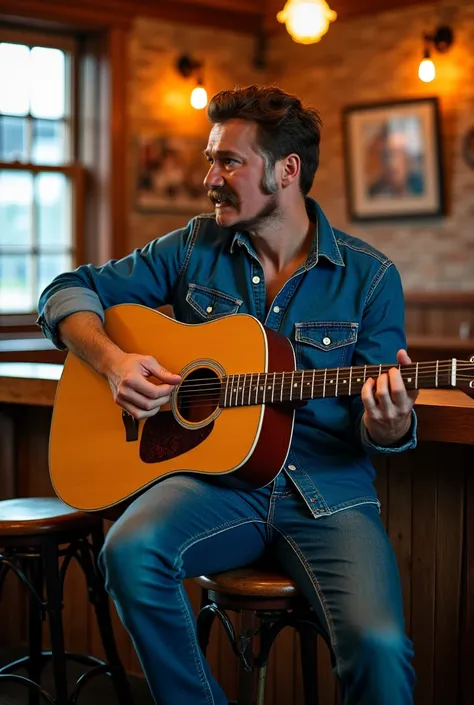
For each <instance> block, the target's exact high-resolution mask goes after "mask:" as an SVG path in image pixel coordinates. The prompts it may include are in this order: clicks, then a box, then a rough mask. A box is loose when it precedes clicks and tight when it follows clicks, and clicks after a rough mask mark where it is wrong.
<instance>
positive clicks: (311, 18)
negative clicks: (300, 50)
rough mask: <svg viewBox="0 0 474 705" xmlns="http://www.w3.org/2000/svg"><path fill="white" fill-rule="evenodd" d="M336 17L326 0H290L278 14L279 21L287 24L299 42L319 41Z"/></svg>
mask: <svg viewBox="0 0 474 705" xmlns="http://www.w3.org/2000/svg"><path fill="white" fill-rule="evenodd" d="M336 17H337V13H336V12H334V10H331V8H330V7H329V5H328V4H327V2H326V0H288V1H287V3H286V5H285V7H284V8H283V10H281V12H279V13H278V14H277V20H278V22H281V23H284V24H285V25H286V30H287V32H288V34H289V35H290V36H291V38H292V39H293V41H295V42H298V43H299V44H315V43H316V42H319V40H320V39H321V37H323V36H324V35H325V34H326V32H327V31H328V29H329V23H330V22H334V20H335V19H336Z"/></svg>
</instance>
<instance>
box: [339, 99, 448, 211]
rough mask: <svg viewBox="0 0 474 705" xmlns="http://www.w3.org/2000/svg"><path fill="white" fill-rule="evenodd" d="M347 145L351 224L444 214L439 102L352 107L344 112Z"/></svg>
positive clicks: (408, 102) (429, 100)
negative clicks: (352, 222)
mask: <svg viewBox="0 0 474 705" xmlns="http://www.w3.org/2000/svg"><path fill="white" fill-rule="evenodd" d="M344 142H345V167H346V188H347V198H348V206H349V215H350V217H351V219H352V220H357V221H376V220H393V219H397V218H400V219H401V218H403V219H411V218H426V217H433V216H440V215H442V214H443V212H444V187H443V170H442V162H441V148H440V115H439V105H438V100H437V98H419V99H410V100H401V101H393V102H389V103H374V104H365V105H355V106H349V107H347V108H346V109H345V110H344Z"/></svg>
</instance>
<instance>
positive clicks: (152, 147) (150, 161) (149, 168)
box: [135, 136, 212, 214]
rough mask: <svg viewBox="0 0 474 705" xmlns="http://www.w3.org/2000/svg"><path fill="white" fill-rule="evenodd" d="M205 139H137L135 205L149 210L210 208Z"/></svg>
mask: <svg viewBox="0 0 474 705" xmlns="http://www.w3.org/2000/svg"><path fill="white" fill-rule="evenodd" d="M206 144H207V140H206V138H202V139H199V138H196V137H180V136H174V137H163V136H151V137H150V136H141V137H138V138H137V139H136V145H135V155H136V168H135V208H136V209H137V210H140V211H148V212H153V211H154V212H168V213H194V214H197V213H202V212H207V211H210V210H211V209H212V208H211V203H210V201H209V199H208V197H207V192H206V189H205V188H204V185H203V179H204V176H205V175H206V171H207V169H208V166H207V162H206V159H205V157H204V150H205V148H206Z"/></svg>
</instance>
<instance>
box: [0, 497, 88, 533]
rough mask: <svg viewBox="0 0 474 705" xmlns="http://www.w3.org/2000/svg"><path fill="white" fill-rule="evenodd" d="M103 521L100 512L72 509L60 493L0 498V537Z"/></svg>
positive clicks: (59, 529)
mask: <svg viewBox="0 0 474 705" xmlns="http://www.w3.org/2000/svg"><path fill="white" fill-rule="evenodd" d="M100 523H101V519H100V518H99V517H98V516H95V515H92V514H86V513H85V512H80V511H77V510H76V509H72V507H69V506H68V505H67V504H64V502H61V500H60V499H58V498H57V497H24V498H21V499H5V500H3V501H2V502H0V537H7V536H35V535H38V534H48V533H54V532H57V531H69V530H82V529H84V530H86V531H87V530H89V529H92V528H94V527H96V526H98V525H99V524H100Z"/></svg>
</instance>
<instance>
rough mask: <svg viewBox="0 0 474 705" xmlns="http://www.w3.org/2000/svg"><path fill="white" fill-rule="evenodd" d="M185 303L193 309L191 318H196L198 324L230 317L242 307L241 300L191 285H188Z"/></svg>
mask: <svg viewBox="0 0 474 705" xmlns="http://www.w3.org/2000/svg"><path fill="white" fill-rule="evenodd" d="M186 301H187V302H188V304H190V306H191V308H192V309H193V314H194V315H192V316H191V318H192V319H196V318H197V320H198V322H199V321H212V320H213V319H215V318H220V317H221V316H231V315H232V314H234V313H237V312H238V311H239V309H240V307H241V305H242V299H238V298H236V297H235V296H230V294H225V293H224V292H223V291H217V289H209V288H207V287H205V286H201V285H200V284H193V283H191V284H189V287H188V293H187V294H186ZM196 314H197V316H196Z"/></svg>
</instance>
